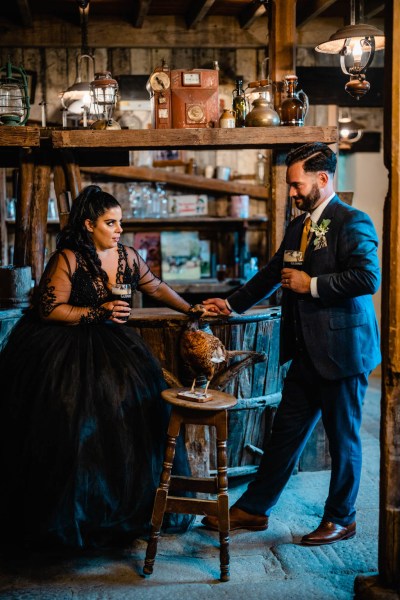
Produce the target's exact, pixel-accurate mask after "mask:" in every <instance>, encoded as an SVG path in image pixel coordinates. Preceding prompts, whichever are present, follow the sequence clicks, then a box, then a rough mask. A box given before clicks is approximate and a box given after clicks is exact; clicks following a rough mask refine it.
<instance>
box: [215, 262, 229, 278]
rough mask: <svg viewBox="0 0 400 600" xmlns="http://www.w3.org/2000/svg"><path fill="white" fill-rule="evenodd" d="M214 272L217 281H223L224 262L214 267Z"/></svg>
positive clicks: (224, 276)
mask: <svg viewBox="0 0 400 600" xmlns="http://www.w3.org/2000/svg"><path fill="white" fill-rule="evenodd" d="M216 274H217V279H218V281H225V279H226V275H227V273H226V265H224V264H219V265H217V267H216Z"/></svg>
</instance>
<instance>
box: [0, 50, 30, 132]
mask: <svg viewBox="0 0 400 600" xmlns="http://www.w3.org/2000/svg"><path fill="white" fill-rule="evenodd" d="M29 112H30V101H29V93H28V79H27V76H26V73H25V70H24V69H23V67H14V66H13V65H12V64H11V62H10V61H9V60H8V61H7V64H6V65H5V66H4V67H2V68H1V69H0V124H1V125H25V123H26V122H27V120H28V118H29Z"/></svg>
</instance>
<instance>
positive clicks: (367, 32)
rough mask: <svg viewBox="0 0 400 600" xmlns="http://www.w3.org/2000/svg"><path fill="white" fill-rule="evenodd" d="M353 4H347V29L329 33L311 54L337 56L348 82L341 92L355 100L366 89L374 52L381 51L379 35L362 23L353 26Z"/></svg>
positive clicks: (382, 39) (381, 42)
mask: <svg viewBox="0 0 400 600" xmlns="http://www.w3.org/2000/svg"><path fill="white" fill-rule="evenodd" d="M354 2H355V0H351V4H350V12H351V17H350V21H351V23H350V25H346V26H345V27H342V28H341V29H338V30H337V31H336V33H333V34H332V35H331V37H330V38H329V40H328V41H327V42H324V43H322V44H319V45H318V46H317V47H316V48H315V50H316V51H317V52H323V53H326V54H339V55H340V66H341V69H342V71H343V73H345V74H346V75H350V81H348V82H347V83H346V85H345V90H346V92H348V93H349V94H350V96H352V97H353V98H356V99H357V100H359V99H360V98H361V97H362V96H364V94H366V93H367V92H368V91H369V89H370V87H371V86H370V84H369V82H368V81H367V80H366V78H365V77H366V76H365V72H366V70H367V68H368V67H369V65H370V64H371V62H372V59H373V58H374V55H375V52H378V51H380V50H383V49H384V48H385V35H384V33H383V31H381V30H380V29H377V28H376V27H374V26H372V25H368V24H366V23H357V24H356V23H355V3H354Z"/></svg>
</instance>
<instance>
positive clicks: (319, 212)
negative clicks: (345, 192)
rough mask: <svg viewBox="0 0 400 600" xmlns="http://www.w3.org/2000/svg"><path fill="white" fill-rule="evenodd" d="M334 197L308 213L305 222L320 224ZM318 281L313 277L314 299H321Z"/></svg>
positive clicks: (311, 285)
mask: <svg viewBox="0 0 400 600" xmlns="http://www.w3.org/2000/svg"><path fill="white" fill-rule="evenodd" d="M334 196H335V193H333V194H331V195H330V196H329V198H327V199H326V200H324V201H323V202H321V204H319V205H318V206H317V208H316V209H315V210H313V211H312V213H307V214H306V215H305V217H304V220H305V219H306V218H307V217H311V222H312V223H318V219H319V218H320V216H321V215H322V213H323V211H324V210H325V208H326V207H327V206H328V204H329V202H330V201H331V200H332V198H333V197H334ZM317 279H318V277H311V282H310V292H311V296H312V297H313V298H319V294H318V288H317Z"/></svg>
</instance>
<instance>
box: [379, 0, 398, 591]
mask: <svg viewBox="0 0 400 600" xmlns="http://www.w3.org/2000/svg"><path fill="white" fill-rule="evenodd" d="M385 10H386V12H385V17H386V23H385V32H386V36H387V37H386V48H387V49H386V51H385V79H386V81H385V89H386V90H387V94H385V97H386V106H385V109H386V110H385V111H384V119H385V121H384V141H385V147H384V152H385V165H386V167H387V168H388V169H389V191H388V195H387V197H386V202H385V209H384V225H383V285H382V349H383V362H382V417H381V418H382V421H381V477H380V484H381V488H380V494H381V496H380V529H379V573H380V575H381V578H382V581H383V583H384V584H385V585H388V586H389V587H393V588H394V589H397V590H398V589H399V587H400V470H399V464H400V446H399V443H398V441H399V439H400V421H399V418H398V414H399V411H400V338H399V335H398V332H399V330H400V258H399V256H400V209H399V205H400V148H399V139H400V97H399V89H400V56H399V53H398V52H394V51H393V40H398V39H399V35H400V5H399V3H398V2H397V1H396V0H389V1H388V2H387V3H386V9H385Z"/></svg>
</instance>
